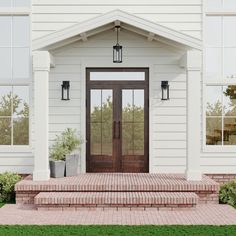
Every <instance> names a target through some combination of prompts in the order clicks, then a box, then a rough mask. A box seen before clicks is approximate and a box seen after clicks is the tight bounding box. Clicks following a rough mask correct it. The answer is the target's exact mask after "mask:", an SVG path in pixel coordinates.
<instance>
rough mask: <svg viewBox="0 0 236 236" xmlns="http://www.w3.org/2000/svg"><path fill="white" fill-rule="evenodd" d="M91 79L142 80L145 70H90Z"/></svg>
mask: <svg viewBox="0 0 236 236" xmlns="http://www.w3.org/2000/svg"><path fill="white" fill-rule="evenodd" d="M90 80H91V81H144V80H145V72H140V71H139V72H119V73H117V72H91V74H90Z"/></svg>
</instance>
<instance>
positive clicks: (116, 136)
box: [113, 121, 121, 139]
mask: <svg viewBox="0 0 236 236" xmlns="http://www.w3.org/2000/svg"><path fill="white" fill-rule="evenodd" d="M120 124H121V122H120V121H118V122H117V121H113V139H120V133H121V130H120V128H121V126H120Z"/></svg>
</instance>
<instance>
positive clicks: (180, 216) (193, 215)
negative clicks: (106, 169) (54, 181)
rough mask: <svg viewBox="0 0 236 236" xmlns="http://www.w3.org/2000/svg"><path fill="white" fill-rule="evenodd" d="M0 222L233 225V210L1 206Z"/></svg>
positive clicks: (217, 207)
mask: <svg viewBox="0 0 236 236" xmlns="http://www.w3.org/2000/svg"><path fill="white" fill-rule="evenodd" d="M0 224H34V225H48V224H60V225H61V224H71V225H75V224H82V225H91V224H97V225H100V224H114V225H143V224H159V225H163V224H175V225H178V224H184V225H189V224H208V225H225V224H236V210H235V209H233V208H232V207H230V206H227V205H217V204H215V205H213V204H212V205H211V204H207V205H199V206H198V207H197V209H196V210H193V211H189V210H188V211H127V210H124V211H114V210H107V211H91V210H90V211H89V210H82V211H77V212H75V211H36V210H34V209H32V207H30V206H28V208H25V207H22V206H19V205H5V206H4V207H2V208H1V209H0Z"/></svg>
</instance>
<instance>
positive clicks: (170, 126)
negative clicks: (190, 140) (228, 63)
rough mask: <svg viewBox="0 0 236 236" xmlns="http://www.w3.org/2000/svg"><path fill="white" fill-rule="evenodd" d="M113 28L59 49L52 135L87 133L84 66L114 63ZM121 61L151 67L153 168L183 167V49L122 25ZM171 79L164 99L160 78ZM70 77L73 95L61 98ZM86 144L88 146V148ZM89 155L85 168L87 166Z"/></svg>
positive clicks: (53, 88)
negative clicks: (151, 39)
mask: <svg viewBox="0 0 236 236" xmlns="http://www.w3.org/2000/svg"><path fill="white" fill-rule="evenodd" d="M114 40H115V33H114V31H113V30H110V31H107V32H105V33H102V34H100V35H97V36H94V37H93V38H91V39H89V40H88V41H87V42H77V43H74V44H72V45H68V46H65V47H63V48H61V49H58V50H56V51H54V52H51V53H52V54H53V55H54V58H55V62H56V67H55V68H53V69H51V72H50V93H49V97H50V101H49V103H50V108H49V114H50V117H49V120H50V125H49V130H50V141H52V140H53V139H54V138H55V135H56V134H59V133H60V132H61V131H63V130H64V129H65V128H67V127H71V128H76V129H77V130H78V131H80V132H81V135H82V137H85V128H84V127H85V122H86V120H85V111H86V110H85V69H86V67H112V66H113V67H114V64H113V63H112V60H111V59H112V50H111V49H112V45H113V44H114ZM120 41H121V43H122V45H123V46H124V59H123V61H124V62H123V63H122V64H121V65H120V66H121V67H149V68H150V78H149V84H150V91H149V94H150V108H149V109H150V157H149V159H150V172H167V173H170V172H184V171H185V164H186V134H185V132H186V99H185V98H186V74H185V71H184V69H182V68H180V67H179V65H178V64H179V58H180V57H181V55H182V53H183V52H180V51H177V50H176V49H174V48H171V47H169V46H166V45H164V44H161V43H158V42H148V41H147V38H144V37H141V36H139V35H137V34H134V33H130V32H127V31H124V30H122V32H121V34H120ZM165 79H166V80H169V81H170V88H171V91H170V92H171V100H169V101H165V102H163V101H161V100H160V98H161V91H160V84H161V80H165ZM62 80H70V82H71V100H70V101H61V100H60V98H61V87H60V86H61V82H62ZM83 150H84V148H83ZM83 157H84V160H83V162H82V166H83V167H82V170H83V171H84V169H83V168H84V164H85V153H84V152H83Z"/></svg>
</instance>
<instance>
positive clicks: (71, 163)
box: [66, 154, 80, 177]
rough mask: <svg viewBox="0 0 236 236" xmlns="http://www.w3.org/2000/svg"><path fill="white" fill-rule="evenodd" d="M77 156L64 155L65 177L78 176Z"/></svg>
mask: <svg viewBox="0 0 236 236" xmlns="http://www.w3.org/2000/svg"><path fill="white" fill-rule="evenodd" d="M79 157H80V155H79V154H71V155H66V176H67V177H68V176H76V175H77V174H78V163H79Z"/></svg>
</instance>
